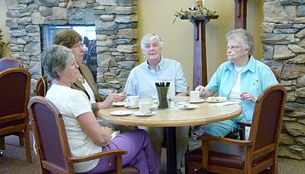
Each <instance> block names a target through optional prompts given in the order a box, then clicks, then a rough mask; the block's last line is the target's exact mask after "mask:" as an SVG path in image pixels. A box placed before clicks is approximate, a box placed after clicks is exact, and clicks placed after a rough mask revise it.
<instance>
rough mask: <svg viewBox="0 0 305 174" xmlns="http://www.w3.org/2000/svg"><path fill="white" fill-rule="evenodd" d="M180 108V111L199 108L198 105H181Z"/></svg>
mask: <svg viewBox="0 0 305 174" xmlns="http://www.w3.org/2000/svg"><path fill="white" fill-rule="evenodd" d="M178 108H179V109H185V110H190V109H195V108H198V105H193V104H188V105H179V106H178Z"/></svg>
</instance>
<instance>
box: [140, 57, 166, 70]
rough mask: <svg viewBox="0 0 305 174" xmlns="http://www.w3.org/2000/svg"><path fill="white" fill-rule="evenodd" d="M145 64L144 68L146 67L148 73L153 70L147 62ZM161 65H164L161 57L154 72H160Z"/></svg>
mask: <svg viewBox="0 0 305 174" xmlns="http://www.w3.org/2000/svg"><path fill="white" fill-rule="evenodd" d="M145 64H146V67H147V69H148V71H150V70H153V68H152V67H151V66H150V65H149V64H148V61H147V60H146V61H145ZM163 65H164V61H163V57H162V56H161V60H160V62H159V63H158V65H157V66H156V67H157V69H156V71H160V70H162V68H163Z"/></svg>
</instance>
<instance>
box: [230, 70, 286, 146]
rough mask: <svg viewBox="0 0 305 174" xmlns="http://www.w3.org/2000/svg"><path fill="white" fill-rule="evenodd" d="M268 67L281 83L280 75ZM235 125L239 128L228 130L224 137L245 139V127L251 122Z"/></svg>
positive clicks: (249, 125) (241, 122)
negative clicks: (232, 130)
mask: <svg viewBox="0 0 305 174" xmlns="http://www.w3.org/2000/svg"><path fill="white" fill-rule="evenodd" d="M270 69H271V70H272V72H273V74H274V76H275V78H276V80H277V82H278V83H279V84H281V80H282V78H281V75H280V74H279V73H278V72H277V71H276V70H275V69H274V68H272V67H270ZM237 125H239V130H237V131H234V132H230V133H229V134H228V135H226V138H232V139H238V138H240V139H241V140H244V139H245V135H246V127H251V123H250V122H246V121H239V122H238V123H237Z"/></svg>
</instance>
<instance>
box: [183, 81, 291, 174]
mask: <svg viewBox="0 0 305 174" xmlns="http://www.w3.org/2000/svg"><path fill="white" fill-rule="evenodd" d="M286 97H287V92H286V90H285V88H284V86H283V85H280V84H276V85H272V86H270V87H268V88H266V89H265V90H264V91H263V93H262V94H261V95H260V96H259V97H258V99H257V101H256V103H255V109H254V113H253V122H252V126H251V131H250V137H249V140H247V141H246V140H235V139H230V138H220V137H213V136H201V137H198V139H200V140H202V147H201V148H198V149H195V150H193V151H191V152H189V153H188V154H187V155H186V160H185V161H186V171H187V173H188V174H190V173H194V172H195V170H199V171H200V170H205V171H208V172H213V173H226V174H227V173H234V174H241V173H245V174H250V173H260V172H262V171H264V170H265V169H267V168H269V169H270V170H271V173H277V169H278V166H277V164H278V162H277V153H278V144H279V138H280V133H281V127H282V119H283V115H284V109H285V103H286ZM266 132H267V133H266Z"/></svg>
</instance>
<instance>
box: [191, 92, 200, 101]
mask: <svg viewBox="0 0 305 174" xmlns="http://www.w3.org/2000/svg"><path fill="white" fill-rule="evenodd" d="M190 97H191V99H190V101H198V100H199V91H190Z"/></svg>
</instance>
